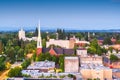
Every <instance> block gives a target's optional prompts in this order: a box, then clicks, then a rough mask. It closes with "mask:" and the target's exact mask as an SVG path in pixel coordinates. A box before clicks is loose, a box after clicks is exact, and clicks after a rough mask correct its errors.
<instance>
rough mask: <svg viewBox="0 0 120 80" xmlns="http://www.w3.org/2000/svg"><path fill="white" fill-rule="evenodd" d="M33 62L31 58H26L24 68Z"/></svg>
mask: <svg viewBox="0 0 120 80" xmlns="http://www.w3.org/2000/svg"><path fill="white" fill-rule="evenodd" d="M30 64H31V60H30V59H26V60H25V61H24V62H23V63H22V64H21V66H22V68H23V69H25V68H27V67H28V66H29V65H30Z"/></svg>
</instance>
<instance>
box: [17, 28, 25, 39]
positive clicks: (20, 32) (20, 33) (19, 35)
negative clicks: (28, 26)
mask: <svg viewBox="0 0 120 80" xmlns="http://www.w3.org/2000/svg"><path fill="white" fill-rule="evenodd" d="M18 37H19V40H21V39H22V40H24V39H25V38H26V37H25V31H24V30H23V29H22V28H21V30H20V31H19V32H18Z"/></svg>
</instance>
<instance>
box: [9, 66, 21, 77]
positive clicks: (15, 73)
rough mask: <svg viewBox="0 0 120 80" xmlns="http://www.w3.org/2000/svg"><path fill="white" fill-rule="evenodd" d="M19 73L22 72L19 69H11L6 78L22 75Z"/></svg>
mask: <svg viewBox="0 0 120 80" xmlns="http://www.w3.org/2000/svg"><path fill="white" fill-rule="evenodd" d="M21 71H22V69H21V68H20V67H15V68H12V69H10V71H9V72H8V76H9V77H18V76H21V75H22V73H21Z"/></svg>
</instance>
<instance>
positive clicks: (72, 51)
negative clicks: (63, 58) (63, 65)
mask: <svg viewBox="0 0 120 80" xmlns="http://www.w3.org/2000/svg"><path fill="white" fill-rule="evenodd" d="M64 54H66V55H73V54H74V49H64Z"/></svg>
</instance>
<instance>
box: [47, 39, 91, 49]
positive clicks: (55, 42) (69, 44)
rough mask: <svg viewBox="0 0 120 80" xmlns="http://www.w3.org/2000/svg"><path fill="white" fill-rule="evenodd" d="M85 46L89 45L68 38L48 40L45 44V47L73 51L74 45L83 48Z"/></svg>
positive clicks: (85, 42)
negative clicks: (51, 46) (57, 47)
mask: <svg viewBox="0 0 120 80" xmlns="http://www.w3.org/2000/svg"><path fill="white" fill-rule="evenodd" d="M85 44H89V42H87V41H79V40H78V39H77V38H75V37H74V38H70V40H55V39H50V40H49V41H47V42H46V47H49V46H50V45H56V46H60V47H62V48H66V49H73V48H74V47H75V45H77V46H84V45H85Z"/></svg>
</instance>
